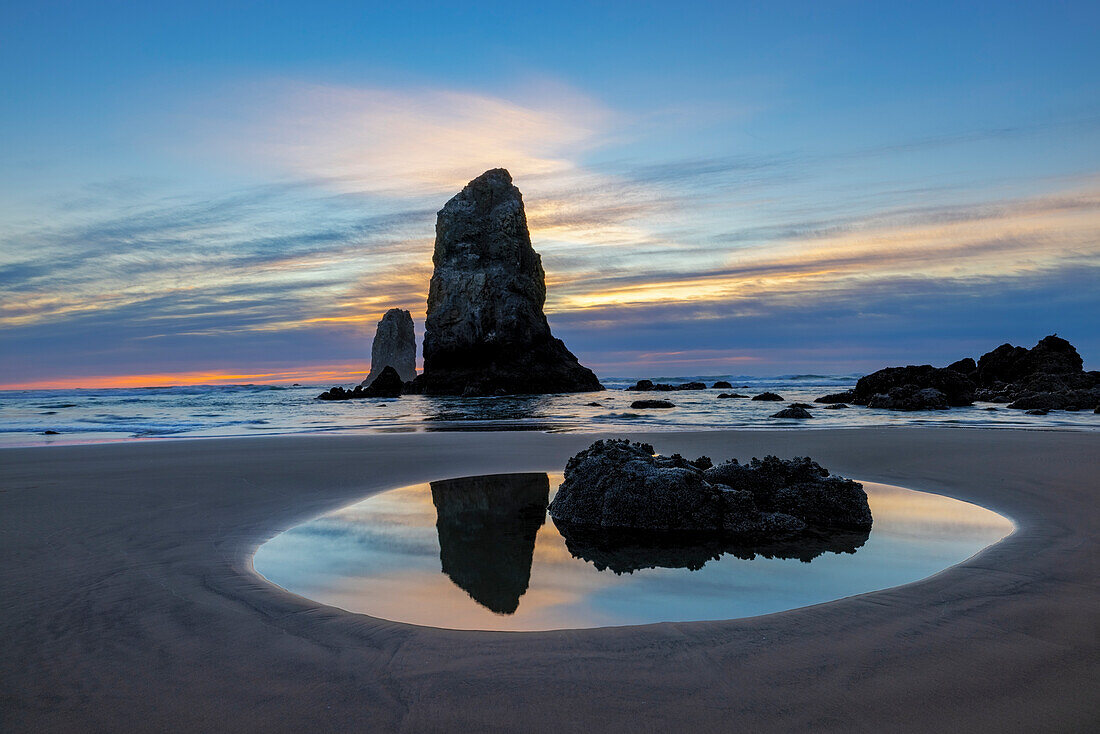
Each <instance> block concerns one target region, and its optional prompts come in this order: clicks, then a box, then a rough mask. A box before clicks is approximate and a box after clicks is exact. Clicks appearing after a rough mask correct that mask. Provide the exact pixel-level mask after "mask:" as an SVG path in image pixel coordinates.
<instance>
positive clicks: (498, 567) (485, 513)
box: [431, 474, 550, 614]
mask: <svg viewBox="0 0 1100 734" xmlns="http://www.w3.org/2000/svg"><path fill="white" fill-rule="evenodd" d="M431 487H432V501H433V502H434V503H435V509H436V513H437V519H436V523H435V527H436V530H437V531H438V532H439V559H440V560H441V561H442V563H443V573H445V574H447V576H449V577H450V579H451V580H452V581H454V582H455V583H456V584H457V585H458V586H459V587H461V588H462V589H463V590H465V591H466V593H467V594H469V595H470V596H471V597H473V599H474V601H476V602H478V603H479V604H481V605H482V606H484V607H487V608H489V609H490V610H492V611H494V612H496V613H497V614H512V613H514V612H515V611H516V609H517V608H519V598H520V597H521V596H523V594H524V592H526V591H527V584H528V582H530V580H531V559H532V556H533V554H534V551H535V535H537V534H538V530H539V528H540V527H542V523H543V522H544V521H545V520H546V504H547V501H548V500H549V499H550V478H549V477H548V476H546V475H545V474H495V475H490V476H483V477H463V478H461V479H447V480H444V481H440V482H432V484H431Z"/></svg>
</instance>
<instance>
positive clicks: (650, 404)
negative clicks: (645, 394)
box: [630, 400, 676, 409]
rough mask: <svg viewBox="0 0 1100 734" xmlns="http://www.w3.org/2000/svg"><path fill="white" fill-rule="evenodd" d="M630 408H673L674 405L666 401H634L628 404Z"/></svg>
mask: <svg viewBox="0 0 1100 734" xmlns="http://www.w3.org/2000/svg"><path fill="white" fill-rule="evenodd" d="M630 407H631V408H639V409H640V408H675V407H676V405H675V404H674V403H670V402H669V401H667V400H635V401H634V402H633V403H631V404H630Z"/></svg>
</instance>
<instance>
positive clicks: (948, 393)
mask: <svg viewBox="0 0 1100 734" xmlns="http://www.w3.org/2000/svg"><path fill="white" fill-rule="evenodd" d="M852 392H853V393H854V395H853V397H852V399H851V400H850V401H843V402H851V403H854V404H855V405H867V406H869V407H878V408H887V409H889V410H938V409H940V408H947V407H951V406H961V405H970V404H971V403H973V402H974V383H973V382H971V381H970V379H969V378H968V377H966V375H963V374H961V373H959V372H956V371H955V370H952V369H949V368H947V367H933V366H932V365H930V364H925V365H910V366H908V367H887V368H886V369H883V370H879V371H878V372H873V373H871V374H869V375H867V376H865V377H861V378H859V380H858V381H857V382H856V387H855V389H854V390H853V391H852ZM880 396H881V397H880Z"/></svg>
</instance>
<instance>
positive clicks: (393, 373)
mask: <svg viewBox="0 0 1100 734" xmlns="http://www.w3.org/2000/svg"><path fill="white" fill-rule="evenodd" d="M404 389H405V383H404V382H403V381H402V380H401V375H399V374H397V370H395V369H394V368H393V367H391V366H389V365H387V366H386V368H385V369H383V370H382V372H381V373H380V374H379V375H378V377H376V378H375V379H374V381H373V382H371V384H370V385H368V386H367V387H363V386H362V385H356V386H355V389H353V390H345V389H344V388H342V387H340V386H336V387H333V388H331V389H329V390H326V391H325V392H323V393H321V394H320V395H318V396H317V399H318V400H357V399H359V398H396V397H398V396H400V395H401V393H402V392H404Z"/></svg>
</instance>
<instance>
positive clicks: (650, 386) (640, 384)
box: [627, 380, 707, 392]
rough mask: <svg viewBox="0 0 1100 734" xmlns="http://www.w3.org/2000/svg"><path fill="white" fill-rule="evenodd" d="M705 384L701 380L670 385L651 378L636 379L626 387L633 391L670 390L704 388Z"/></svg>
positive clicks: (705, 387)
mask: <svg viewBox="0 0 1100 734" xmlns="http://www.w3.org/2000/svg"><path fill="white" fill-rule="evenodd" d="M706 389H707V386H706V385H705V384H704V383H702V382H685V383H683V384H680V385H670V384H668V383H665V382H653V380H638V381H637V382H636V383H634V384H633V385H631V386H630V387H628V388H627V390H631V391H635V392H671V391H673V390H706Z"/></svg>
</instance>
